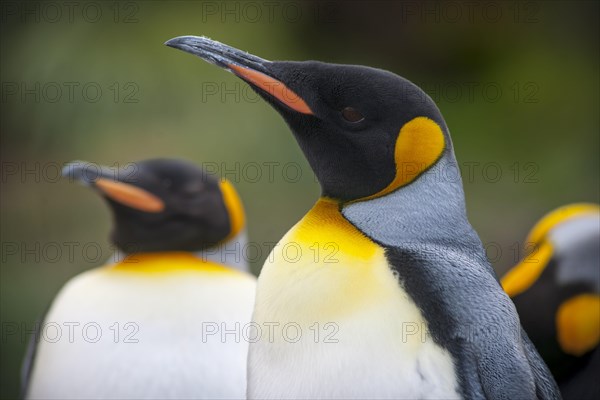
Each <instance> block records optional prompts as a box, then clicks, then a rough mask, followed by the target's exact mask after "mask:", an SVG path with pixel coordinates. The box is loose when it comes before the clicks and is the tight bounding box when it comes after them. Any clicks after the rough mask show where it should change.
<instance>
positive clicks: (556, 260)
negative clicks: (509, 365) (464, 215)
mask: <svg viewBox="0 0 600 400" xmlns="http://www.w3.org/2000/svg"><path fill="white" fill-rule="evenodd" d="M525 250H526V251H527V252H528V254H527V256H526V257H525V258H524V259H523V260H521V261H520V262H519V263H518V264H517V265H516V266H515V267H513V268H512V269H511V270H510V271H508V272H507V273H506V274H505V275H504V276H503V277H502V279H501V283H502V287H503V288H504V290H505V291H506V292H507V294H508V295H509V296H511V297H512V298H513V301H514V303H515V305H516V307H517V310H518V312H519V315H520V317H521V322H522V324H523V327H524V328H525V330H526V331H527V333H528V334H529V336H530V337H531V339H532V340H533V342H534V343H535V344H536V346H537V347H538V349H539V351H540V354H542V356H543V357H544V359H545V360H546V362H547V363H548V366H549V367H550V368H551V369H552V372H553V373H554V375H555V376H556V378H557V379H558V380H561V379H563V378H566V377H568V376H569V374H571V373H573V371H574V370H577V369H578V368H579V367H581V366H582V365H585V362H587V358H588V355H589V353H590V352H591V351H592V350H593V349H595V348H597V347H598V344H599V343H600V207H599V206H598V205H596V204H587V203H577V204H570V205H566V206H563V207H560V208H558V209H555V210H553V211H551V212H550V213H548V214H546V215H545V216H544V217H543V218H542V219H541V220H540V221H539V222H538V223H536V225H535V226H534V227H533V228H532V229H531V231H530V233H529V235H528V236H527V239H526V241H525Z"/></svg>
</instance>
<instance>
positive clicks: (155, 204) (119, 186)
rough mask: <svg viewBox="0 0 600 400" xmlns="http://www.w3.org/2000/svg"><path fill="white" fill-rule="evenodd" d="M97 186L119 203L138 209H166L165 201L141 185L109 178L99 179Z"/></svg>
mask: <svg viewBox="0 0 600 400" xmlns="http://www.w3.org/2000/svg"><path fill="white" fill-rule="evenodd" d="M95 183H96V186H97V187H98V188H99V189H100V190H102V192H103V193H104V194H105V195H106V196H108V197H110V198H111V199H112V200H114V201H116V202H117V203H121V204H123V205H125V206H127V207H131V208H135V209H136V210H140V211H144V212H149V213H158V212H161V211H162V210H164V209H165V203H164V202H163V201H162V200H161V199H159V198H158V197H156V196H155V195H153V194H152V193H150V192H148V191H146V190H144V189H140V188H139V187H136V186H133V185H130V184H128V183H123V182H115V181H111V180H108V179H102V178H100V179H97V180H96V182H95Z"/></svg>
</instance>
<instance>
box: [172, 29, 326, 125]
mask: <svg viewBox="0 0 600 400" xmlns="http://www.w3.org/2000/svg"><path fill="white" fill-rule="evenodd" d="M165 44H166V45H167V46H169V47H173V48H176V49H179V50H183V51H185V52H186V53H190V54H193V55H195V56H198V57H200V58H202V59H203V60H205V61H208V62H209V63H211V64H215V65H217V66H219V67H221V68H224V69H226V70H228V71H229V72H232V73H234V74H235V75H237V76H238V77H240V78H241V79H243V80H245V81H246V82H248V83H250V84H251V85H252V86H253V87H254V88H256V89H257V90H260V91H262V92H264V93H267V94H269V95H270V96H272V97H274V98H276V99H277V100H279V101H280V102H281V103H283V104H285V105H286V106H288V107H289V108H291V109H292V110H295V111H297V112H300V113H302V114H309V115H314V113H313V112H312V110H311V108H310V107H309V106H308V104H307V103H306V102H305V101H304V100H303V99H302V98H301V97H300V96H298V95H297V94H296V93H295V92H294V91H293V90H291V89H290V88H288V87H287V86H286V84H285V83H283V82H281V81H280V80H278V79H276V78H275V77H273V73H272V71H271V67H270V66H271V65H272V64H273V62H271V61H268V60H265V59H262V58H260V57H257V56H255V55H252V54H249V53H246V52H244V51H241V50H238V49H236V48H234V47H231V46H227V45H226V44H223V43H220V42H217V41H215V40H211V39H208V38H205V37H198V36H179V37H176V38H173V39H171V40H168V41H166V42H165Z"/></svg>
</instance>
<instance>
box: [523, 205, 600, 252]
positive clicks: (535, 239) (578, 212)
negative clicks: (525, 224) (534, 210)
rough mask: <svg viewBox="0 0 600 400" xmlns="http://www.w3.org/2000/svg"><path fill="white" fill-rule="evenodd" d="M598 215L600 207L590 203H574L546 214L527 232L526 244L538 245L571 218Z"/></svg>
mask: <svg viewBox="0 0 600 400" xmlns="http://www.w3.org/2000/svg"><path fill="white" fill-rule="evenodd" d="M598 213H600V206H598V205H596V204H591V203H575V204H569V205H567V206H563V207H560V208H557V209H556V210H554V211H551V212H549V213H548V214H546V215H545V216H544V217H543V218H542V219H541V220H540V221H539V222H538V223H537V224H535V226H534V227H533V229H532V230H531V232H529V235H528V236H527V240H526V242H527V243H539V242H541V241H542V240H543V238H544V236H546V235H547V234H548V232H549V231H550V230H551V229H552V228H554V227H555V226H556V225H558V224H560V223H562V222H565V221H567V220H569V219H571V218H576V217H580V216H582V215H585V214H598Z"/></svg>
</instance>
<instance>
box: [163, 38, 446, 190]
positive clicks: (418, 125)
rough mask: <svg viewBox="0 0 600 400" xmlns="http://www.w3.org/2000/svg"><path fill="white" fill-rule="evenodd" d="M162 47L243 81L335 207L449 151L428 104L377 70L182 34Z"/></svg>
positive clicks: (413, 173)
mask: <svg viewBox="0 0 600 400" xmlns="http://www.w3.org/2000/svg"><path fill="white" fill-rule="evenodd" d="M166 45H168V46H170V47H174V48H178V49H181V50H183V51H186V52H188V53H192V54H194V55H197V56H199V57H201V58H203V59H205V60H207V61H209V62H211V63H214V64H216V65H218V66H220V67H223V68H225V69H227V70H229V71H231V72H233V73H234V74H235V75H237V76H238V77H240V78H242V79H243V80H245V81H246V82H248V83H249V84H250V85H251V86H252V88H253V89H254V90H256V91H257V92H258V93H259V95H261V96H262V97H263V98H264V99H265V100H266V101H267V102H269V103H270V104H271V105H272V106H273V107H274V108H275V109H276V110H277V111H278V112H279V113H280V114H281V115H282V116H283V118H284V119H285V121H286V122H287V123H288V125H289V126H290V128H291V130H292V131H293V133H294V136H295V138H296V140H297V141H298V143H299V145H300V147H301V149H302V151H303V152H304V154H305V156H306V158H307V159H308V162H309V163H310V165H311V167H312V169H313V170H314V172H315V174H316V176H317V178H318V180H319V183H320V184H321V188H322V193H323V195H324V196H326V197H330V198H333V199H336V200H339V201H341V202H350V201H357V200H367V199H371V198H376V197H380V196H383V195H385V194H387V193H389V192H391V191H394V190H396V189H398V188H400V187H402V186H405V185H407V184H409V183H411V182H413V181H415V180H416V179H418V178H419V176H420V175H421V174H422V173H423V172H425V171H427V170H428V169H429V168H431V167H432V166H433V165H434V164H435V163H436V162H438V160H439V159H440V158H442V157H443V156H444V155H446V154H448V155H449V156H451V157H453V155H452V152H451V141H450V137H449V134H448V131H447V128H446V125H445V122H444V120H443V118H442V116H441V113H440V111H439V110H438V108H437V106H436V105H435V103H434V102H433V101H432V100H431V98H429V96H427V95H426V94H425V93H424V92H423V91H422V90H421V89H419V88H418V87H417V86H416V85H414V84H412V83H411V82H409V81H408V80H406V79H404V78H402V77H400V76H397V75H395V74H393V73H390V72H387V71H383V70H380V69H375V68H370V67H364V66H352V65H336V64H327V63H322V62H316V61H305V62H289V61H273V62H271V61H267V60H264V59H262V58H259V57H256V56H253V55H250V54H248V53H245V52H242V51H240V50H237V49H235V48H232V47H230V46H227V45H224V44H221V43H219V42H216V41H213V40H210V39H207V38H202V37H194V36H182V37H178V38H174V39H171V40H169V41H168V42H166Z"/></svg>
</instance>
